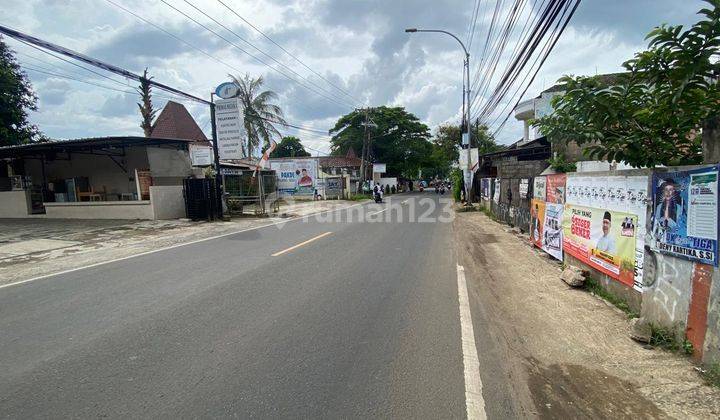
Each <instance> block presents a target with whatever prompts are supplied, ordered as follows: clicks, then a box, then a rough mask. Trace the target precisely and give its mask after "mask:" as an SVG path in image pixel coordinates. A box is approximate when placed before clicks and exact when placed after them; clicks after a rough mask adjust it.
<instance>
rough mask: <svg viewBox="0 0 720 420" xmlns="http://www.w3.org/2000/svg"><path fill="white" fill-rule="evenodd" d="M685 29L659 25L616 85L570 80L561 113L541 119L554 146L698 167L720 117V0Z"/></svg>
mask: <svg viewBox="0 0 720 420" xmlns="http://www.w3.org/2000/svg"><path fill="white" fill-rule="evenodd" d="M705 1H706V2H707V3H708V4H710V5H711V6H712V7H711V8H709V9H702V10H700V11H699V14H700V15H701V16H702V18H701V20H700V21H699V22H697V23H696V24H694V25H692V26H691V27H690V28H688V29H687V30H683V27H682V26H665V25H663V26H660V27H657V28H655V29H654V30H653V31H651V32H650V33H649V34H648V36H647V39H649V40H650V42H649V46H648V49H647V50H646V51H642V52H639V53H637V54H635V57H634V58H633V59H631V60H629V61H627V62H625V63H624V64H623V66H624V67H625V69H626V70H627V73H625V74H623V75H620V76H618V78H617V81H616V82H612V83H609V84H608V83H604V82H603V80H602V79H601V78H600V77H597V76H596V77H582V76H581V77H571V76H565V77H563V78H561V79H560V80H559V82H560V83H562V84H564V85H565V93H564V94H563V95H559V96H557V97H556V98H554V99H553V108H554V110H555V112H554V113H553V114H551V115H548V116H545V117H543V118H541V119H539V120H536V121H535V123H534V124H535V126H537V127H539V128H540V130H541V132H542V133H544V134H545V135H546V136H548V137H549V138H550V139H551V140H552V141H561V142H566V143H567V142H570V141H576V142H577V143H578V144H581V145H586V146H587V147H586V149H585V150H586V153H587V154H588V156H589V157H592V158H597V159H606V160H616V161H625V162H627V163H629V164H631V165H633V166H638V167H639V166H649V167H653V166H655V165H684V164H693V163H700V162H701V161H702V155H701V136H700V135H699V132H698V130H699V129H700V127H701V125H702V123H703V121H704V120H705V119H707V118H710V117H715V116H717V115H718V103H719V101H720V89H719V88H718V84H717V82H716V77H717V75H718V74H720V64H718V58H719V57H720V0H705Z"/></svg>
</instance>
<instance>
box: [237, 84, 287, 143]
mask: <svg viewBox="0 0 720 420" xmlns="http://www.w3.org/2000/svg"><path fill="white" fill-rule="evenodd" d="M230 79H232V81H233V83H234V84H235V85H236V86H237V87H238V98H239V99H240V103H241V104H242V107H243V116H244V118H245V131H246V132H247V145H246V146H245V151H246V153H247V156H252V154H253V152H254V151H255V150H256V149H257V148H258V147H259V146H261V145H262V146H263V147H265V148H267V147H268V146H269V145H270V140H271V139H272V137H280V132H279V131H278V130H277V128H275V126H274V125H273V124H285V123H286V121H285V119H284V118H283V112H282V109H280V107H279V106H277V105H275V104H273V103H272V101H274V100H277V99H278V96H277V94H276V93H275V92H273V91H271V90H265V91H261V88H262V85H263V83H265V81H264V79H263V78H262V76H258V77H256V78H255V77H251V76H250V75H249V74H246V75H244V76H242V77H235V76H233V75H230Z"/></svg>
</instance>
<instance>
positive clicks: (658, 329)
mask: <svg viewBox="0 0 720 420" xmlns="http://www.w3.org/2000/svg"><path fill="white" fill-rule="evenodd" d="M650 345H651V346H653V347H657V348H661V349H663V350H667V351H671V352H673V353H682V354H684V355H686V356H691V355H692V354H693V352H694V351H695V349H694V348H693V345H692V343H691V342H690V340H688V339H687V338H685V339H683V340H682V341H681V340H678V338H677V334H675V331H673V330H672V329H670V328H667V327H663V326H659V325H650ZM718 374H720V371H719V372H718Z"/></svg>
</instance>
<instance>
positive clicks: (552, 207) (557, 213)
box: [542, 203, 565, 261]
mask: <svg viewBox="0 0 720 420" xmlns="http://www.w3.org/2000/svg"><path fill="white" fill-rule="evenodd" d="M564 209H565V206H563V205H562V204H555V203H546V204H545V222H544V223H543V234H542V238H543V239H542V249H543V250H544V251H545V252H547V253H548V254H550V255H552V256H553V257H554V258H556V259H558V260H560V261H562V260H563V240H562V239H563V229H562V217H563V211H564Z"/></svg>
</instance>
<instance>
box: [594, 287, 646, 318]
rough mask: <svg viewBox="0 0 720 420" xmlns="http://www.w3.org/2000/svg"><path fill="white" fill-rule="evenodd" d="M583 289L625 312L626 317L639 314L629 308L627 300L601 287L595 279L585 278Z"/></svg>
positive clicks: (638, 315) (634, 316) (636, 316)
mask: <svg viewBox="0 0 720 420" xmlns="http://www.w3.org/2000/svg"><path fill="white" fill-rule="evenodd" d="M584 287H585V290H587V291H588V292H590V293H592V294H594V295H596V296H600V297H601V298H603V299H605V300H606V301H608V302H610V303H612V304H613V305H615V307H616V308H618V309H620V310H621V311H623V312H625V313H626V314H627V316H628V318H630V319H632V318H638V317H640V314H638V313H637V312H635V311H633V310H632V309H630V305H628V303H627V301H625V299H623V298H621V297H620V296H617V295H615V294H613V293H611V292H609V291H608V290H607V289H605V288H604V287H602V285H601V284H600V282H598V281H597V280H595V279H593V278H591V277H588V278H587V279H586V280H585V286H584Z"/></svg>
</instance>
